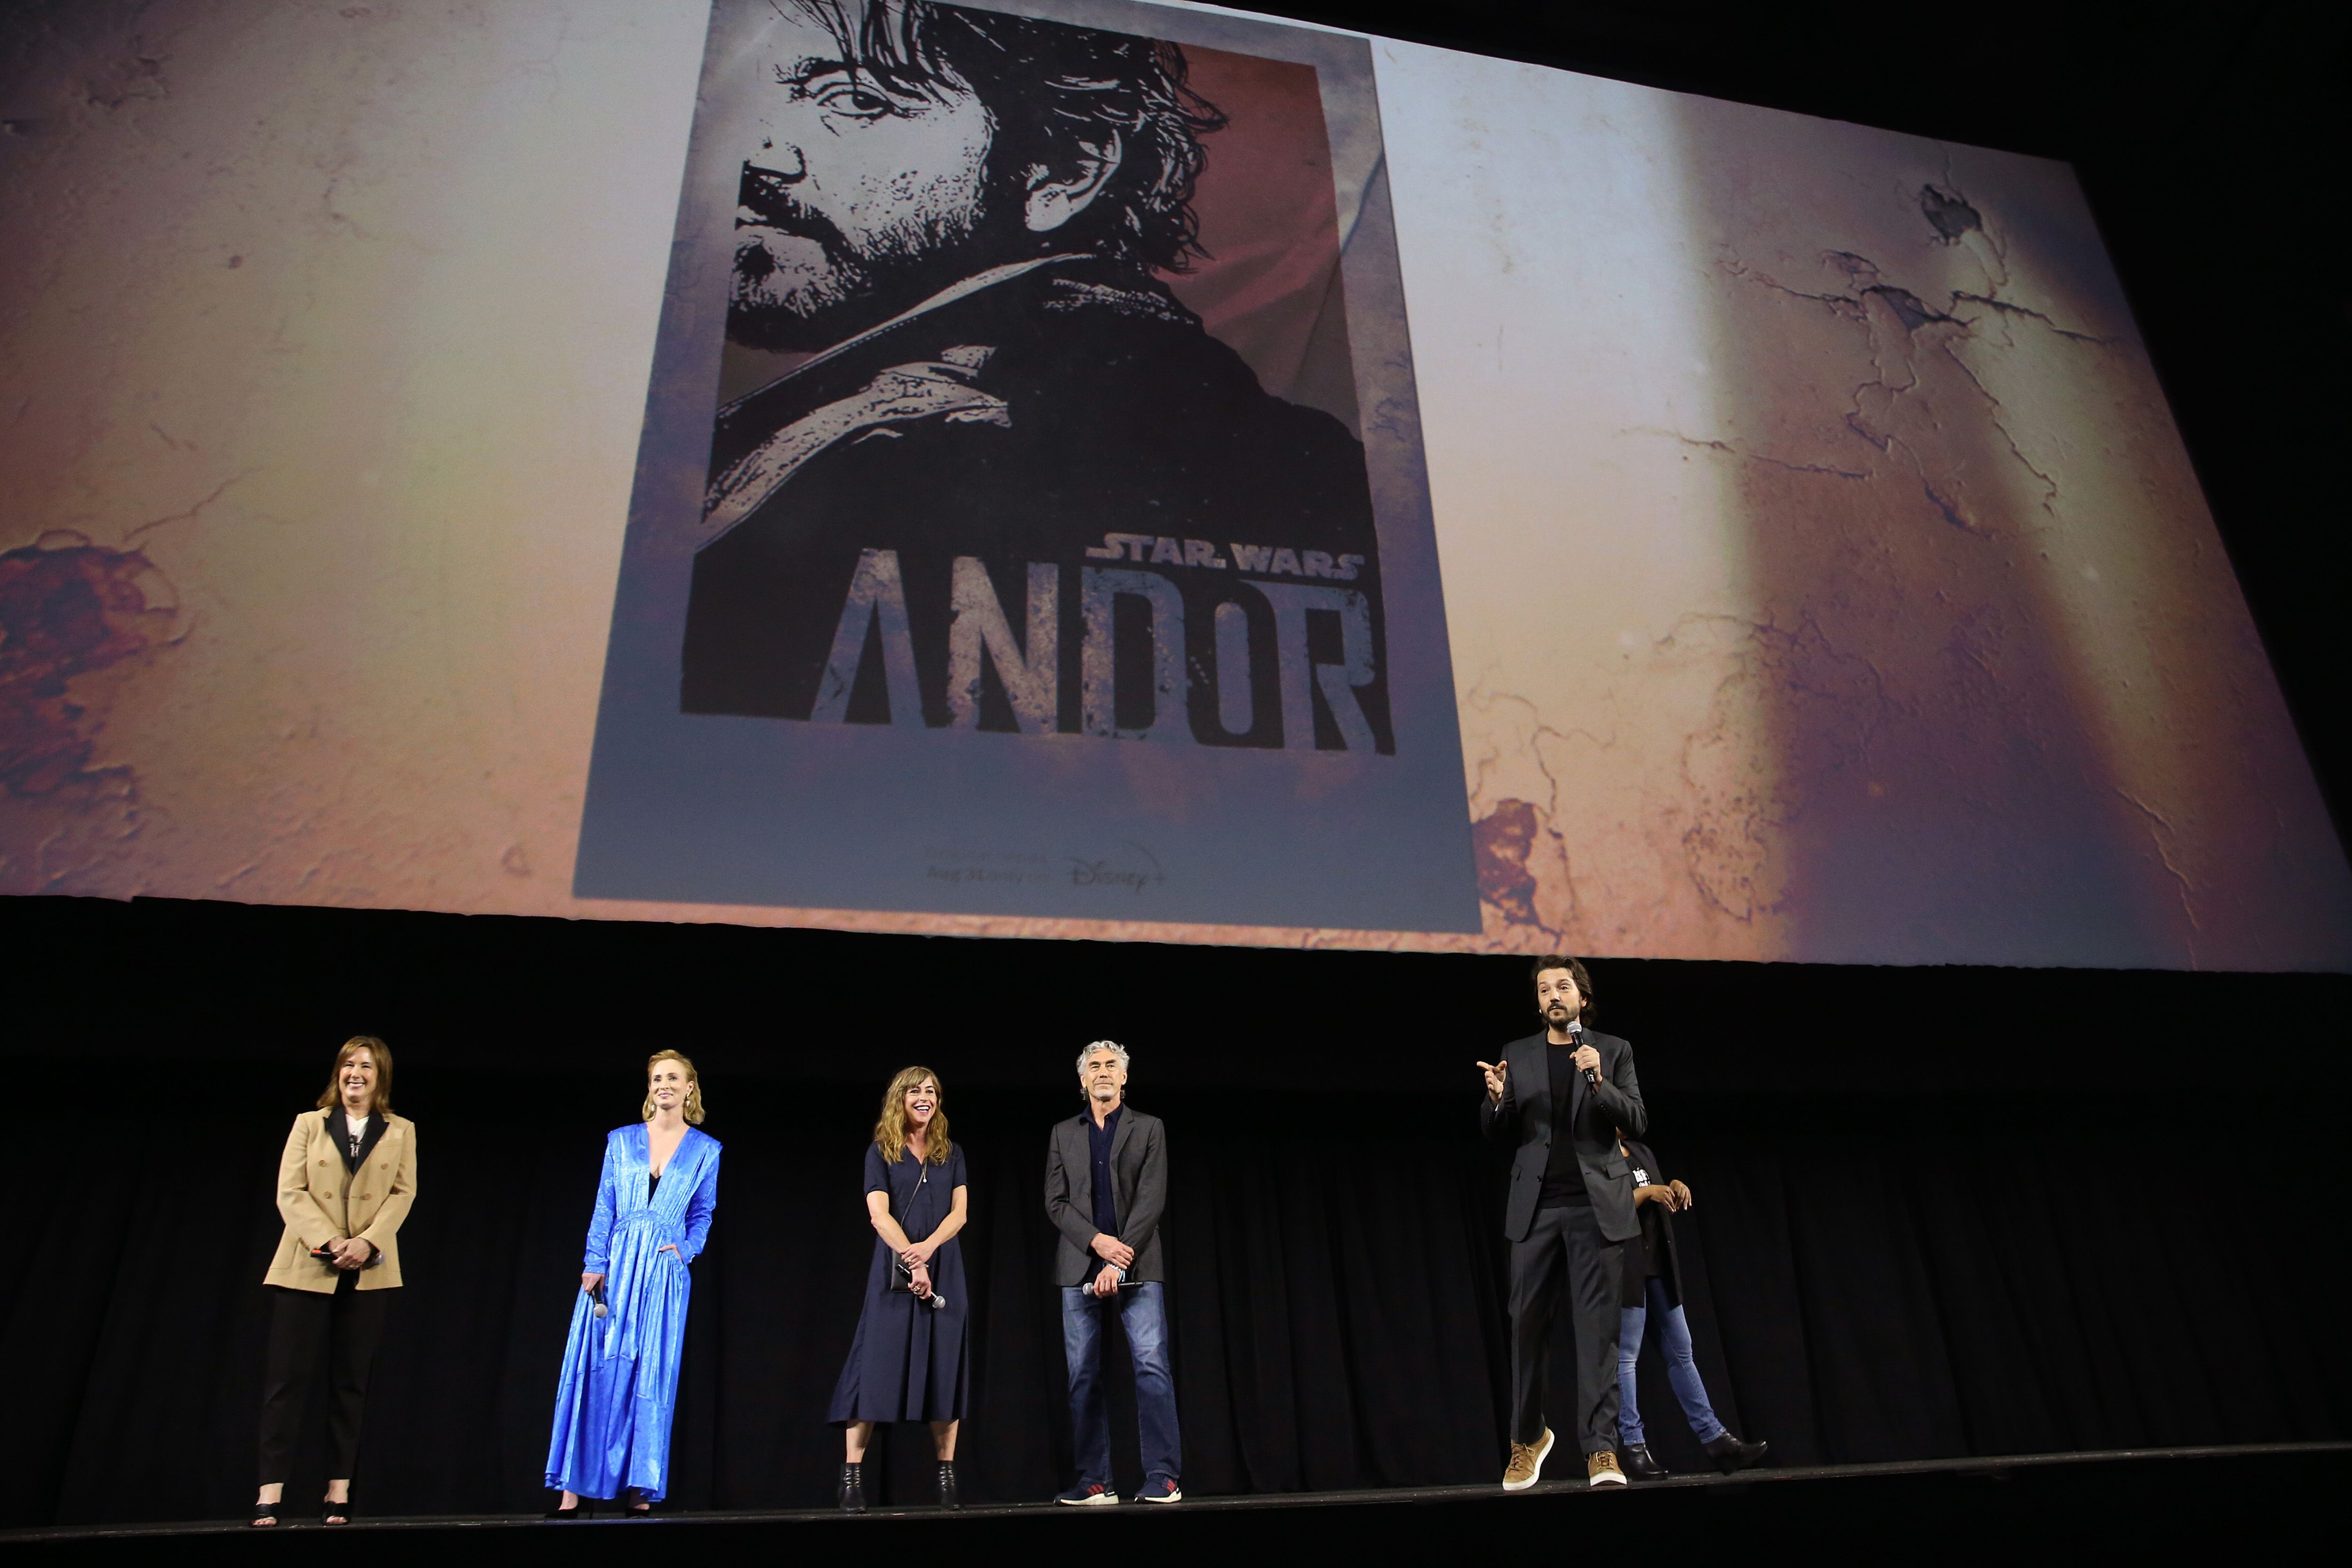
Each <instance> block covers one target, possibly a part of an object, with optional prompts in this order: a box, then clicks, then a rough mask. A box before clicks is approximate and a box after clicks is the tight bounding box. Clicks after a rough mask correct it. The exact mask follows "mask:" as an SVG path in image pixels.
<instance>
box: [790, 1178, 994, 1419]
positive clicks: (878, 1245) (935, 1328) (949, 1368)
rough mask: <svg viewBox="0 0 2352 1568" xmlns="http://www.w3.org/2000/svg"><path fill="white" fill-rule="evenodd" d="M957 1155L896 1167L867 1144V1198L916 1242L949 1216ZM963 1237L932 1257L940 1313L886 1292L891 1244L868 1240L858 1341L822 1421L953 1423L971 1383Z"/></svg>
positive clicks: (899, 1293) (959, 1183)
mask: <svg viewBox="0 0 2352 1568" xmlns="http://www.w3.org/2000/svg"><path fill="white" fill-rule="evenodd" d="M965 1184H966V1183H965V1180H964V1169H963V1151H962V1150H961V1149H958V1148H950V1150H949V1151H948V1157H947V1160H946V1161H945V1162H944V1163H940V1164H937V1165H926V1164H922V1163H919V1162H918V1161H917V1160H916V1158H915V1155H914V1152H913V1151H912V1150H908V1151H906V1152H903V1153H901V1154H900V1155H899V1156H898V1163H896V1164H887V1163H884V1161H883V1159H882V1146H881V1145H880V1144H878V1143H869V1144H867V1145H866V1191H867V1192H869V1193H887V1194H890V1217H891V1218H893V1219H895V1220H897V1221H898V1228H899V1229H901V1230H903V1231H905V1232H906V1233H907V1239H908V1241H920V1240H922V1239H923V1238H924V1237H927V1236H929V1235H930V1234H931V1232H933V1231H935V1230H937V1229H939V1227H940V1222H941V1221H943V1220H945V1219H946V1218H947V1217H948V1210H949V1208H950V1206H952V1205H953V1202H954V1198H955V1190H956V1189H957V1188H958V1187H961V1186H963V1185H965ZM893 1256H894V1254H893V1253H892V1251H891V1248H890V1244H889V1243H888V1242H886V1241H884V1240H883V1239H882V1238H881V1237H879V1236H877V1237H875V1238H874V1260H873V1262H872V1263H871V1264H870V1265H869V1266H868V1267H867V1268H866V1308H865V1310H863V1311H861V1312H860V1313H859V1314H858V1315H857V1337H856V1339H855V1340H853V1341H852V1342H850V1346H849V1360H848V1363H846V1364H845V1365H844V1366H843V1367H842V1369H841V1381H840V1382H839V1383H837V1384H835V1385H834V1390H833V1409H832V1413H831V1414H830V1415H827V1416H826V1417H825V1419H826V1420H828V1421H832V1422H835V1423H840V1422H848V1421H958V1420H961V1419H962V1417H963V1410H964V1402H965V1399H966V1396H967V1394H969V1392H970V1385H971V1366H970V1360H971V1358H970V1356H969V1355H968V1354H967V1352H968V1351H969V1349H970V1345H971V1294H970V1292H969V1291H968V1290H967V1289H965V1286H964V1277H963V1251H962V1248H961V1237H957V1238H954V1239H950V1241H949V1242H948V1243H947V1244H946V1245H945V1246H943V1247H940V1249H939V1250H938V1251H937V1252H935V1253H933V1254H931V1264H930V1268H931V1290H932V1293H933V1294H935V1295H936V1296H938V1297H939V1298H940V1305H939V1306H937V1307H934V1306H932V1305H931V1304H930V1303H929V1301H919V1300H916V1299H915V1298H914V1297H913V1296H912V1295H911V1294H909V1293H908V1292H907V1291H904V1290H892V1289H889V1288H888V1287H889V1284H890V1259H891V1258H892V1257H893Z"/></svg>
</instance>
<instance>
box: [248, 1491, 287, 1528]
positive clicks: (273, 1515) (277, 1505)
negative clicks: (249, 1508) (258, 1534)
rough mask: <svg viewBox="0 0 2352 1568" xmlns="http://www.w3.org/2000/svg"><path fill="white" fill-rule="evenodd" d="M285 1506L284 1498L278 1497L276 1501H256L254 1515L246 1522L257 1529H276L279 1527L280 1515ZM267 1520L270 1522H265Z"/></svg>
mask: <svg viewBox="0 0 2352 1568" xmlns="http://www.w3.org/2000/svg"><path fill="white" fill-rule="evenodd" d="M285 1507H286V1500H285V1499H284V1498H280V1499H278V1500H277V1501H276V1502H257V1503H255V1504H254V1505H253V1517H252V1518H251V1519H249V1520H247V1521H246V1522H247V1524H248V1525H249V1526H250V1527H251V1528H253V1529H255V1530H275V1529H277V1528H278V1514H279V1512H280V1511H282V1510H284V1509H285ZM264 1521H268V1522H266V1523H265V1522H264Z"/></svg>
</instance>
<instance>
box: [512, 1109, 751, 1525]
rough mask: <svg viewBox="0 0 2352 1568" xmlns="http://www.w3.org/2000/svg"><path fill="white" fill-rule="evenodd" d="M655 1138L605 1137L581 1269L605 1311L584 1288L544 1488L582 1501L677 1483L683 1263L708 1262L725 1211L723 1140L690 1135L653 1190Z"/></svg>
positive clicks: (658, 1491)
mask: <svg viewBox="0 0 2352 1568" xmlns="http://www.w3.org/2000/svg"><path fill="white" fill-rule="evenodd" d="M649 1132H650V1130H649V1129H648V1128H647V1127H646V1124H645V1123H644V1122H642V1121H640V1122H637V1123H636V1124H635V1125H634V1126H629V1127H616V1128H614V1130H613V1131H612V1133H611V1135H610V1136H608V1137H607V1138H606V1139H605V1140H604V1178H603V1180H602V1181H600V1182H599V1183H598V1184H597V1187H596V1212H595V1215H593V1217H592V1218H591V1219H590V1220H589V1222H588V1250H587V1255H586V1256H585V1257H584V1258H582V1259H581V1264H580V1271H581V1272H582V1273H583V1274H602V1275H604V1304H605V1307H606V1316H604V1317H602V1318H599V1317H597V1316H596V1315H595V1302H594V1300H593V1299H592V1298H591V1297H590V1296H589V1294H588V1293H587V1292H586V1291H585V1290H583V1291H582V1292H581V1293H580V1300H579V1303H578V1305H576V1306H575V1307H574V1308H573V1309H572V1337H571V1338H570V1339H569V1340H567V1341H566V1342H564V1346H563V1381H562V1384H560V1385H559V1386H558V1387H557V1389H556V1391H555V1430H554V1433H553V1435H552V1436H551V1437H550V1438H549V1439H548V1444H547V1484H548V1485H549V1486H551V1487H555V1488H560V1489H562V1490H564V1491H568V1492H576V1493H578V1494H579V1495H580V1496H582V1497H588V1498H616V1497H618V1496H620V1495H621V1493H622V1491H623V1489H626V1488H630V1487H634V1488H635V1489H636V1490H637V1493H638V1495H639V1496H641V1497H643V1498H644V1499H645V1500H646V1501H648V1502H659V1501H660V1500H661V1499H662V1496H663V1494H664V1493H665V1492H666V1491H667V1489H668V1487H669V1426H670V1418H671V1417H672V1416H673V1415H676V1414H677V1368H678V1360H679V1353H680V1352H681V1350H682V1349H683V1348H684V1345H685V1342H686V1304H687V1299H688V1297H689V1296H690V1295H692V1294H693V1291H694V1277H693V1275H692V1274H691V1273H689V1272H688V1268H687V1265H688V1264H689V1263H692V1262H693V1261H694V1260H695V1258H697V1257H698V1256H700V1254H701V1252H702V1244H703V1242H704V1240H705V1238H707V1237H709V1235H710V1216H711V1215H713V1214H714V1213H716V1212H717V1211H718V1208H719V1140H718V1139H716V1138H713V1137H711V1136H710V1135H709V1133H707V1132H704V1131H701V1130H700V1129H699V1128H693V1127H689V1128H688V1129H687V1131H686V1137H685V1139H684V1140H683V1141H681V1142H679V1144H678V1146H677V1153H675V1154H672V1155H671V1156H670V1160H669V1164H668V1166H667V1168H666V1169H665V1170H664V1171H663V1172H662V1173H661V1181H660V1184H659V1185H658V1186H657V1187H656V1185H655V1184H654V1183H653V1181H652V1180H651V1177H652V1173H653V1172H652V1163H651V1161H650V1160H649V1159H648V1158H647V1157H646V1143H647V1139H648V1137H649ZM665 1246H673V1247H677V1251H676V1252H664V1251H662V1250H661V1248H662V1247H665Z"/></svg>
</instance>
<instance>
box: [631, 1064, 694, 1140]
mask: <svg viewBox="0 0 2352 1568" xmlns="http://www.w3.org/2000/svg"><path fill="white" fill-rule="evenodd" d="M656 1062H676V1063H677V1065H678V1066H680V1067H682V1068H685V1069H686V1122H687V1125H688V1126H689V1127H699V1126H701V1125H702V1075H701V1074H699V1073H698V1072H696V1071H695V1070H694V1064H693V1063H692V1062H690V1061H688V1060H687V1058H686V1053H685V1052H684V1051H656V1052H655V1053H654V1054H653V1055H651V1056H649V1057H647V1058H646V1077H647V1078H648V1079H650V1078H652V1077H653V1073H654V1064H655V1063H656ZM644 1119H645V1120H646V1121H652V1120H653V1119H654V1091H653V1089H651V1088H650V1087H648V1088H647V1089H646V1109H645V1117H644Z"/></svg>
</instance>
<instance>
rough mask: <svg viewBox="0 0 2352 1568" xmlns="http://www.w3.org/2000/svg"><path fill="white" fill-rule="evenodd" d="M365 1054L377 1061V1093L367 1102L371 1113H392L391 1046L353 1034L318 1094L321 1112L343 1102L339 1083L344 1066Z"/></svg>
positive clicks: (329, 1071) (337, 1056)
mask: <svg viewBox="0 0 2352 1568" xmlns="http://www.w3.org/2000/svg"><path fill="white" fill-rule="evenodd" d="M362 1051H365V1052H366V1053H367V1054H368V1055H369V1056H371V1057H373V1058H375V1092H374V1093H373V1095H371V1096H370V1097H369V1099H368V1114H369V1115H371V1116H373V1115H374V1114H375V1113H376V1112H378V1111H382V1112H383V1113H384V1114H385V1115H387V1116H389V1115H390V1114H392V1047H390V1046H387V1045H385V1044H384V1043H383V1041H382V1040H379V1039H377V1038H376V1037H374V1036H373V1035H353V1036H352V1037H351V1038H350V1039H348V1040H345V1041H344V1042H343V1048H342V1049H341V1050H340V1051H337V1052H336V1053H335V1065H334V1066H333V1067H331V1068H329V1069H328V1070H327V1087H326V1088H325V1089H321V1090H320V1093H319V1109H320V1110H326V1109H327V1108H328V1107H329V1106H331V1105H341V1103H342V1101H343V1090H342V1086H341V1083H340V1082H339V1081H338V1080H339V1079H341V1078H342V1076H343V1064H344V1063H345V1062H347V1061H350V1060H351V1059H352V1058H353V1057H355V1056H357V1055H359V1054H360V1053H361V1052H362Z"/></svg>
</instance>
